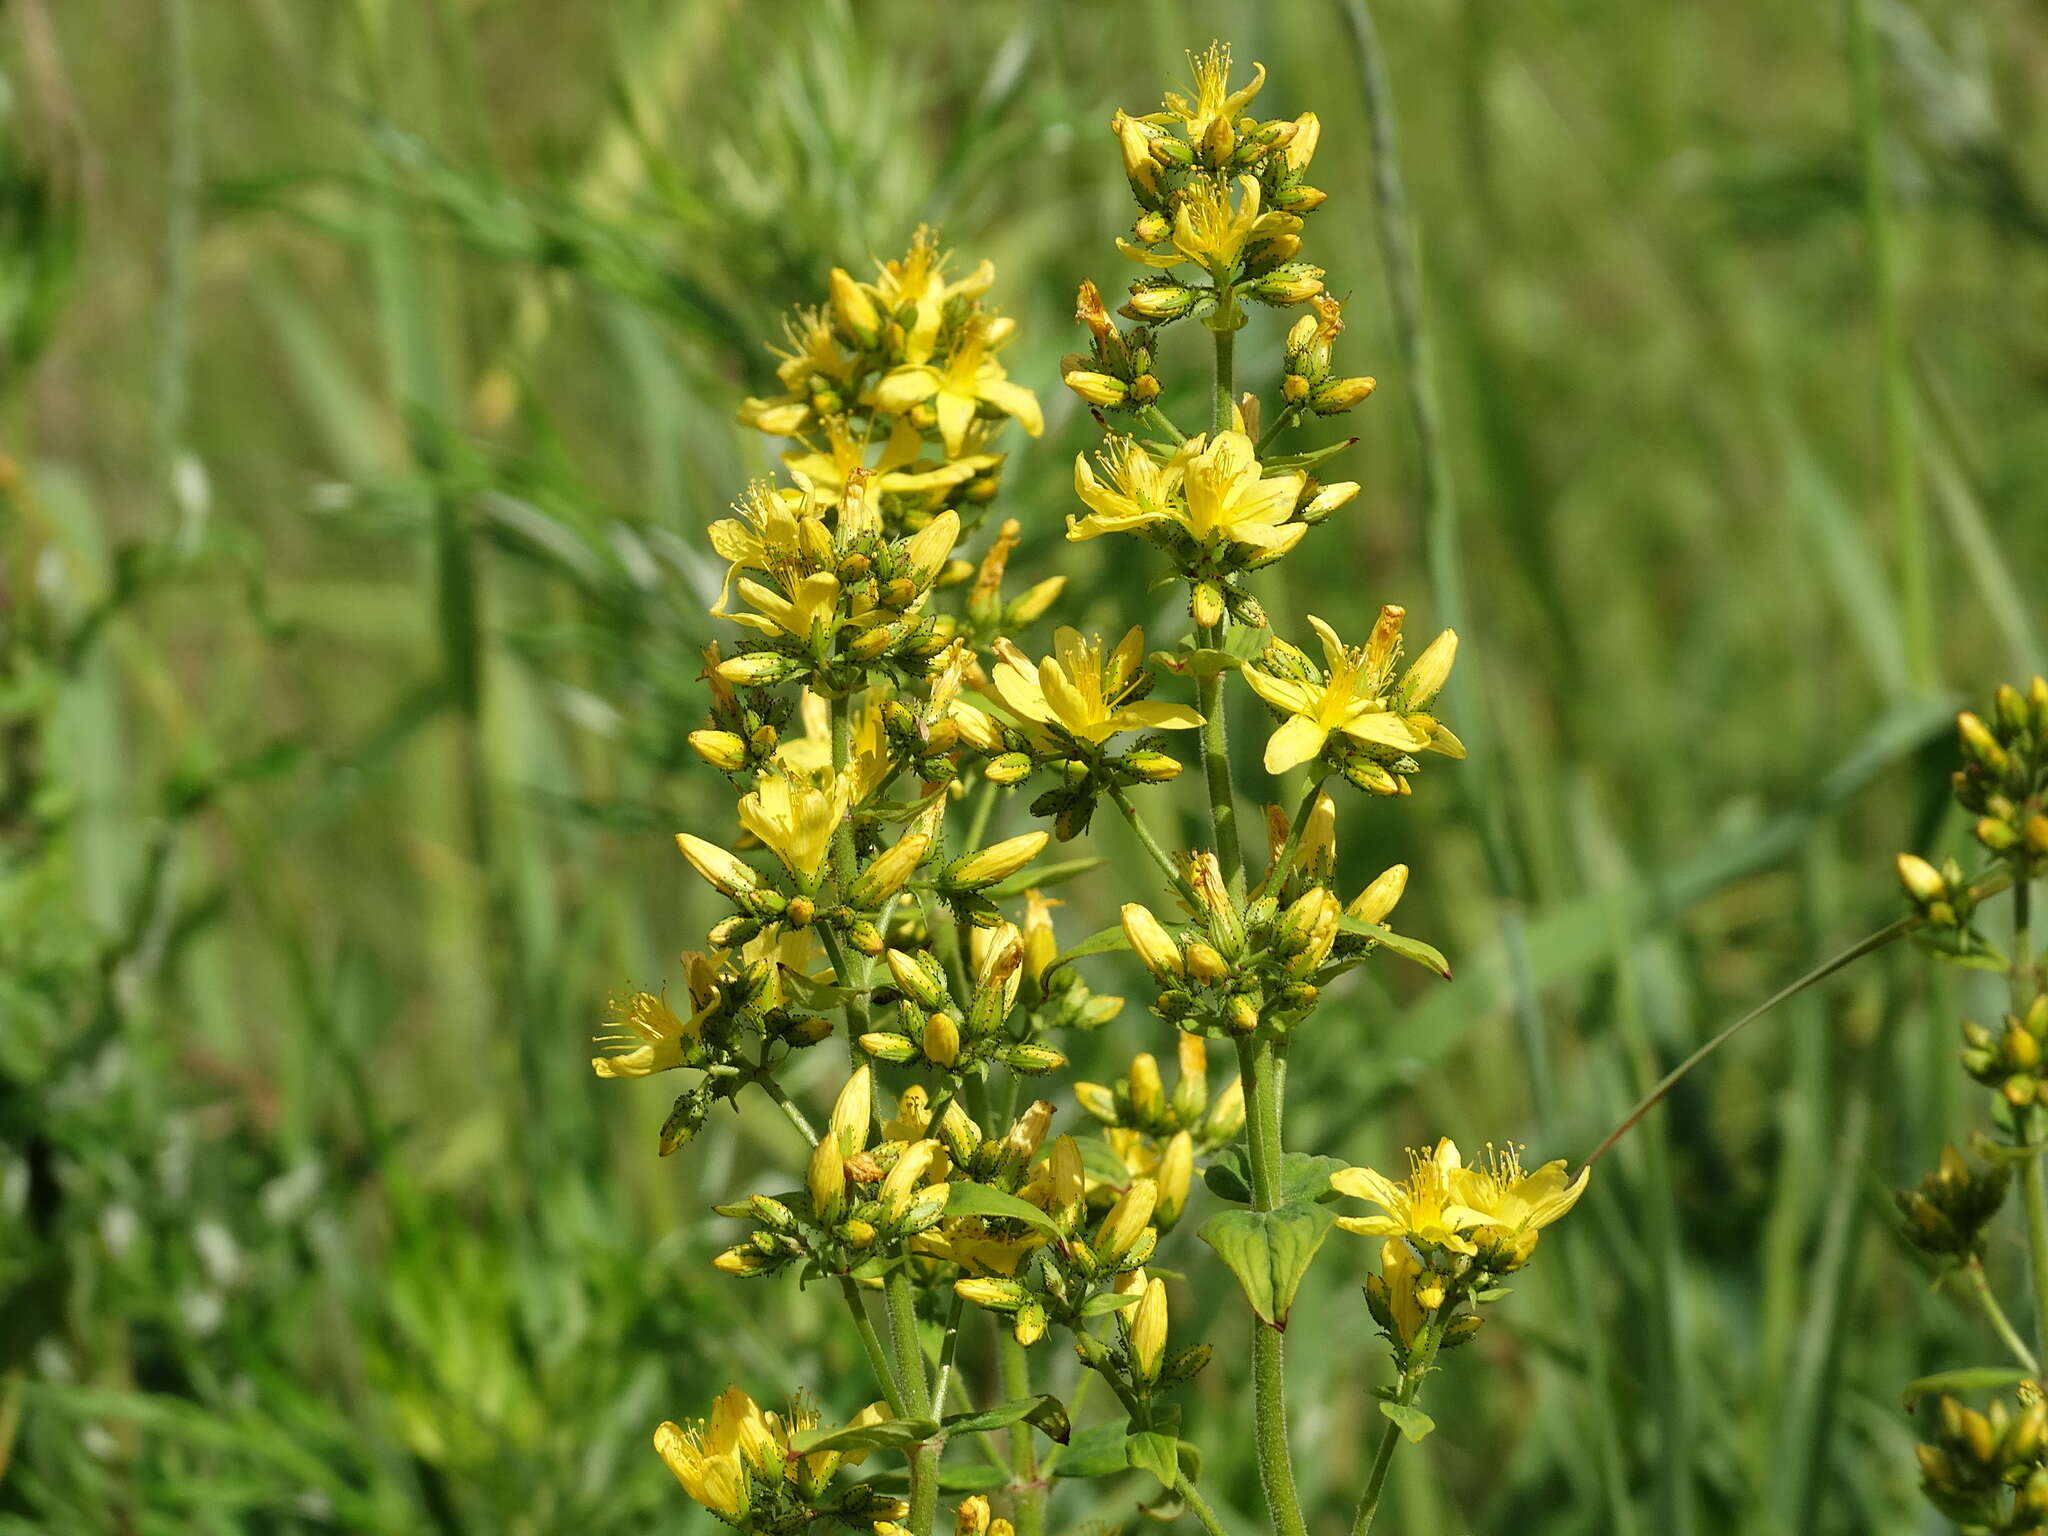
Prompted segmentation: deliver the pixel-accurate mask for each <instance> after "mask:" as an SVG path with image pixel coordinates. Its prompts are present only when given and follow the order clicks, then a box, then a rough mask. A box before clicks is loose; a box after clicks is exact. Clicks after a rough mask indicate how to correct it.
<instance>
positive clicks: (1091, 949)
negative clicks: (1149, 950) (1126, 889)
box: [1045, 923, 1131, 976]
mask: <svg viewBox="0 0 2048 1536" xmlns="http://www.w3.org/2000/svg"><path fill="white" fill-rule="evenodd" d="M1130 947H1131V941H1130V940H1129V939H1127V938H1125V937H1124V927H1123V924H1122V923H1118V924H1117V925H1116V926H1115V927H1114V928H1104V929H1103V930H1102V931H1101V932H1099V933H1091V934H1089V935H1088V937H1087V938H1085V939H1083V940H1082V941H1081V942H1080V943H1078V944H1076V945H1075V946H1074V947H1073V948H1072V949H1070V950H1068V951H1066V952H1065V953H1064V954H1062V955H1061V956H1060V957H1059V958H1058V959H1057V960H1055V961H1053V963H1052V964H1051V965H1048V966H1047V967H1046V968H1045V974H1046V975H1048V976H1050V975H1051V974H1052V973H1053V972H1054V971H1056V970H1058V969H1059V968H1060V967H1061V966H1063V965H1066V964H1068V963H1069V962H1070V961H1074V960H1086V959H1087V958H1088V957H1089V956H1090V955H1107V954H1113V953H1114V952H1115V951H1117V950H1119V949H1129V948H1130Z"/></svg>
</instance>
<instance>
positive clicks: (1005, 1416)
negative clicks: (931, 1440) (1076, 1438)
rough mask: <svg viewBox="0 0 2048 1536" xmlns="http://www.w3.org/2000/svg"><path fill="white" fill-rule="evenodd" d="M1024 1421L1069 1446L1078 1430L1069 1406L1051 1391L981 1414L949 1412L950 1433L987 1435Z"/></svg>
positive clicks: (1021, 1398)
mask: <svg viewBox="0 0 2048 1536" xmlns="http://www.w3.org/2000/svg"><path fill="white" fill-rule="evenodd" d="M1020 1423H1021V1424H1029V1425H1030V1426H1031V1427H1032V1428H1033V1429H1038V1430H1043V1431H1044V1432H1045V1434H1046V1435H1047V1436H1048V1437H1049V1438H1051V1439H1053V1440H1057V1441H1058V1442H1059V1443H1060V1444H1061V1445H1065V1444H1066V1443H1067V1441H1068V1440H1069V1439H1070V1438H1071V1437H1072V1435H1073V1433H1074V1427H1073V1425H1072V1424H1071V1423H1070V1422H1069V1421H1068V1419H1067V1409H1066V1405H1065V1404H1064V1403H1062V1402H1061V1401H1060V1400H1059V1399H1058V1398H1056V1397H1054V1396H1053V1395H1052V1394H1051V1393H1050V1392H1041V1393H1040V1394H1039V1395H1038V1396H1036V1397H1020V1398H1017V1399H1016V1400H1015V1401H1013V1402H1008V1403H999V1404H997V1405H996V1406H995V1407H993V1408H984V1409H982V1410H981V1411H980V1412H978V1413H955V1414H949V1415H948V1416H947V1418H946V1421H945V1429H946V1433H947V1434H948V1435H983V1434H987V1433H988V1432H989V1431H990V1430H992V1429H1005V1428H1008V1427H1009V1426H1010V1425H1012V1424H1020Z"/></svg>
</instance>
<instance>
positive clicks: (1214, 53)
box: [1156, 43, 1266, 144]
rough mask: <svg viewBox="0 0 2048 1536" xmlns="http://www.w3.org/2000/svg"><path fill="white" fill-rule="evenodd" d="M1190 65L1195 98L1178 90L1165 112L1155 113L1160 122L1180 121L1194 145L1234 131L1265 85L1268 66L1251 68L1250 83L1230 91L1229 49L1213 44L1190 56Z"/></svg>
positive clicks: (1170, 95) (1170, 93) (1168, 95)
mask: <svg viewBox="0 0 2048 1536" xmlns="http://www.w3.org/2000/svg"><path fill="white" fill-rule="evenodd" d="M1188 64H1189V66H1190V67H1191V68H1192V69H1193V70H1194V75H1195V97H1194V100H1192V101H1190V100H1188V99H1187V98H1186V97H1185V96H1182V95H1181V94H1180V93H1179V92H1178V91H1168V92H1167V93H1166V110H1165V111H1164V112H1163V113H1159V114H1156V119H1157V120H1161V121H1164V120H1169V119H1174V118H1177V119H1179V120H1180V122H1181V123H1182V124H1183V126H1184V128H1185V131H1186V133H1187V136H1188V142H1189V143H1191V144H1200V143H1201V142H1202V141H1203V140H1204V139H1206V138H1208V137H1210V136H1211V135H1212V134H1213V133H1215V132H1217V131H1219V125H1221V130H1223V131H1227V130H1229V129H1231V128H1233V127H1234V126H1235V124H1236V122H1237V119H1238V118H1239V117H1241V116H1242V115H1243V114H1244V109H1245V108H1246V107H1248V106H1250V105H1251V102H1252V98H1253V97H1254V96H1256V95H1258V94H1259V90H1260V88H1261V87H1263V86H1264V85H1265V83H1266V66H1265V65H1263V64H1259V63H1256V62H1255V63H1254V64H1253V65H1252V78H1251V83H1250V84H1248V85H1243V86H1240V87H1239V88H1238V89H1236V90H1234V91H1233V90H1232V89H1231V88H1230V49H1229V48H1228V47H1227V46H1226V45H1224V44H1222V43H1211V44H1210V45H1209V46H1208V47H1207V48H1205V49H1203V50H1202V51H1201V52H1200V53H1198V54H1189V55H1188Z"/></svg>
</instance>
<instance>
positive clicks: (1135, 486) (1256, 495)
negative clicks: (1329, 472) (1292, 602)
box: [1067, 429, 1308, 562]
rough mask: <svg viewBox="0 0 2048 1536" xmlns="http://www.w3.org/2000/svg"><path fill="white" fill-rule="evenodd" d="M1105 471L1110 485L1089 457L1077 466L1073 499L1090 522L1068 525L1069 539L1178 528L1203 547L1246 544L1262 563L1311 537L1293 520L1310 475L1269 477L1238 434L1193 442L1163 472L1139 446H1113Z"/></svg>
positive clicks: (1071, 520)
mask: <svg viewBox="0 0 2048 1536" xmlns="http://www.w3.org/2000/svg"><path fill="white" fill-rule="evenodd" d="M1103 469H1104V471H1105V473H1106V475H1107V477H1108V478H1107V483H1105V482H1104V480H1102V479H1099V478H1098V477H1097V476H1096V474H1095V472H1094V470H1093V469H1091V468H1090V467H1089V465H1088V462H1087V460H1086V459H1085V458H1082V459H1077V460H1076V461H1075V463H1074V492H1075V494H1076V495H1078V496H1079V497H1080V498H1081V500H1082V501H1083V502H1084V503H1085V504H1086V505H1087V507H1088V509H1089V513H1090V515H1089V516H1087V517H1085V518H1080V519H1075V518H1071V517H1070V518H1068V519H1067V537H1068V538H1070V539H1092V538H1096V537H1098V536H1099V535H1101V534H1105V533H1117V532H1133V531H1139V530H1142V529H1144V528H1146V527H1148V526H1150V525H1152V524H1155V523H1172V524H1176V525H1178V526H1179V527H1181V528H1182V529H1184V530H1185V531H1186V532H1187V534H1188V536H1189V537H1190V538H1192V539H1193V540H1194V541H1195V542H1196V543H1198V544H1210V543H1212V542H1214V543H1228V544H1237V545H1242V546H1245V547H1246V548H1248V549H1251V550H1254V551H1257V553H1258V555H1259V556H1260V558H1261V560H1262V562H1263V561H1264V560H1270V559H1277V558H1278V557H1279V556H1281V555H1283V554H1285V553H1286V552H1287V551H1288V550H1290V549H1292V548H1293V547H1294V546H1295V545H1296V544H1298V543H1299V542H1300V541H1301V537H1302V535H1303V534H1305V533H1307V532H1308V525H1307V524H1305V523H1296V522H1290V521H1289V519H1290V518H1291V517H1293V515H1294V508H1295V503H1296V502H1298V501H1299V500H1300V499H1301V491H1302V487H1303V485H1304V484H1306V483H1307V481H1306V476H1304V475H1303V474H1302V473H1301V472H1300V471H1298V470H1296V471H1289V472H1288V473H1286V474H1280V475H1272V476H1267V475H1265V474H1264V472H1263V470H1262V468H1261V466H1260V464H1259V460H1258V456H1257V452H1256V450H1255V449H1254V448H1253V446H1252V440H1251V439H1250V438H1249V437H1247V436H1246V435H1245V434H1244V433H1243V432H1240V431H1237V430H1235V429H1233V430H1230V431H1226V432H1219V433H1217V434H1216V435H1215V437H1214V438H1213V439H1211V438H1207V437H1191V438H1189V439H1188V440H1187V442H1186V443H1185V444H1183V445H1182V446H1181V448H1180V449H1179V450H1178V451H1177V452H1176V453H1175V454H1174V457H1173V459H1172V460H1170V461H1169V462H1168V463H1167V464H1164V465H1155V464H1152V463H1151V461H1150V459H1149V457H1148V456H1147V455H1146V454H1145V453H1144V450H1143V449H1141V448H1138V447H1137V446H1136V445H1135V444H1128V443H1126V444H1112V445H1111V448H1110V450H1109V451H1108V453H1106V454H1105V455H1104V457H1103Z"/></svg>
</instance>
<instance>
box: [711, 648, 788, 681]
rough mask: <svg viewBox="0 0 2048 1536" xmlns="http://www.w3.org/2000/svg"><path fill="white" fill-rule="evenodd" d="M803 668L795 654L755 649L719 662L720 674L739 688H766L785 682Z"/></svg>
mask: <svg viewBox="0 0 2048 1536" xmlns="http://www.w3.org/2000/svg"><path fill="white" fill-rule="evenodd" d="M802 669H803V663H802V662H800V661H798V660H797V659H796V658H795V657H794V656H784V655H782V654H780V653H779V652H776V651H754V652H751V653H749V654H748V655H745V656H734V657H732V658H731V659H729V660H727V661H721V662H720V663H719V664H718V675H719V676H720V677H722V678H724V679H725V681H727V682H728V683H731V684H732V685H733V686H734V687H737V688H764V687H767V686H769V685H770V684H773V683H779V682H783V681H785V680H786V679H788V678H790V677H793V676H795V675H796V674H797V673H798V672H799V671H801V670H802Z"/></svg>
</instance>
